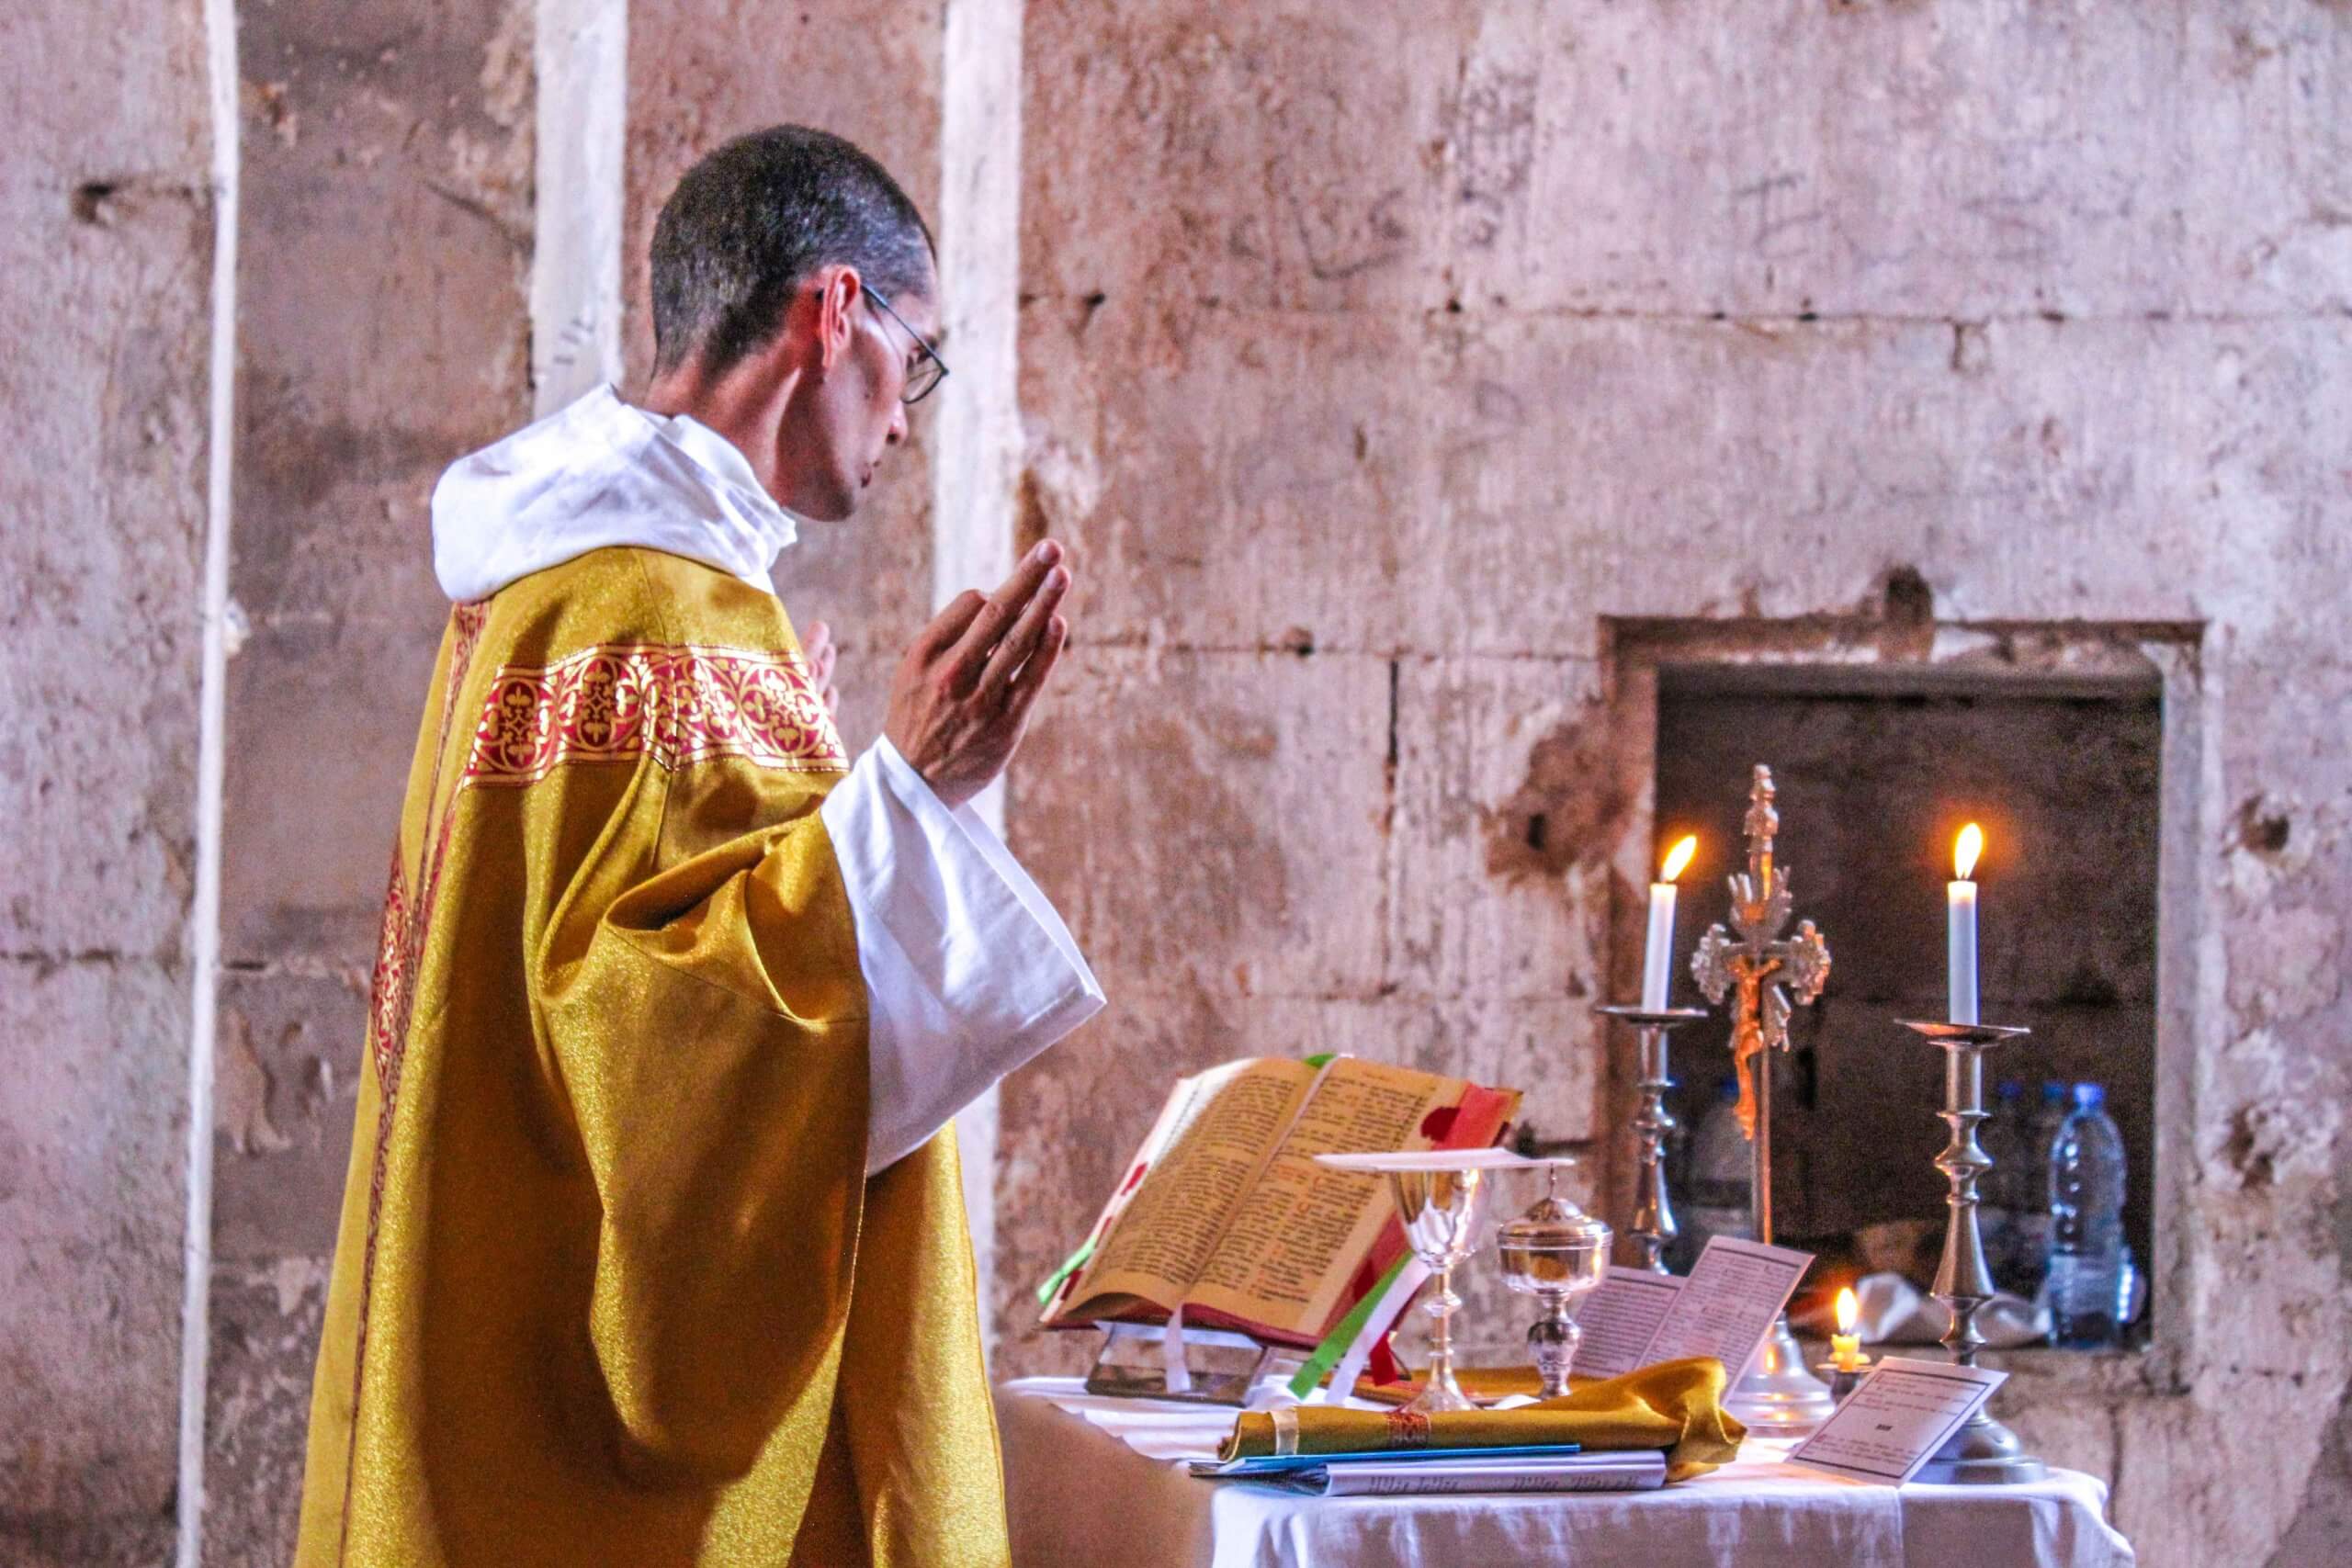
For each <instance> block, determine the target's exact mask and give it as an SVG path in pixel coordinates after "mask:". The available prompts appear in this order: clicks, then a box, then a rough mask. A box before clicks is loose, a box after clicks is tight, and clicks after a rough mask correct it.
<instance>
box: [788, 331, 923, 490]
mask: <svg viewBox="0 0 2352 1568" xmlns="http://www.w3.org/2000/svg"><path fill="white" fill-rule="evenodd" d="M936 292H937V290H936V289H935V288H931V287H926V288H923V289H922V291H920V292H916V291H912V290H909V291H906V292H903V293H901V294H899V295H898V296H897V297H894V298H888V299H886V298H883V297H879V296H877V295H876V294H875V293H874V292H873V291H872V290H870V289H865V288H862V287H861V288H860V289H859V290H858V292H857V293H856V295H855V296H854V299H853V300H852V302H851V304H850V308H849V309H848V310H846V311H844V312H843V314H844V315H845V317H846V324H847V327H848V332H847V343H846V344H845V345H844V346H843V347H842V349H841V351H840V352H838V353H837V354H836V355H833V356H832V363H831V364H830V365H829V366H827V367H825V372H824V374H823V376H822V377H821V378H820V379H819V380H818V382H817V384H816V386H815V389H814V391H815V397H814V398H813V400H812V406H811V407H810V408H809V411H808V412H809V415H810V416H812V417H811V418H810V420H809V429H808V434H809V435H810V436H811V437H813V441H812V446H814V448H815V449H814V450H813V451H811V452H810V453H809V457H810V458H811V459H813V460H812V461H810V462H809V463H808V464H807V465H806V466H805V468H803V470H802V486H801V488H802V489H803V490H804V491H806V493H804V494H803V495H801V496H799V497H797V498H796V499H795V500H793V501H791V502H786V504H787V505H789V506H790V507H791V509H792V510H793V511H795V512H797V513H800V514H801V515H802V516H804V517H809V518H812V519H815V520H817V521H820V522H837V521H839V520H840V519H842V518H845V517H847V516H849V515H850V514H851V513H854V512H855V511H856V510H857V507H858V504H859V502H862V501H863V500H865V495H866V492H867V491H869V490H870V489H871V488H872V486H873V484H874V479H875V476H876V473H877V472H878V471H879V470H880V468H881V467H882V463H883V459H884V457H885V456H886V455H887V454H888V452H889V450H890V448H892V447H894V446H899V445H901V444H902V443H903V442H905V440H906V438H907V405H906V403H905V401H904V398H905V397H906V394H907V390H908V388H909V385H910V381H912V380H914V379H915V378H919V376H920V374H921V372H922V367H923V364H924V361H925V359H926V358H927V357H928V354H929V345H930V344H932V343H933V341H935V340H936V339H937V337H938V335H939V307H938V306H937V304H935V303H934V302H933V295H934V294H935V293H936Z"/></svg>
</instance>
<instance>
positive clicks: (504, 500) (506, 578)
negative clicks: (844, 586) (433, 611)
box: [433, 387, 797, 604]
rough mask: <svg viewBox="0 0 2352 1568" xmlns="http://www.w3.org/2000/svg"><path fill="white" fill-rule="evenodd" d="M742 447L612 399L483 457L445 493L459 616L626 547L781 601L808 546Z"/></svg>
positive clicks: (449, 584) (448, 555) (605, 397)
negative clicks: (552, 570)
mask: <svg viewBox="0 0 2352 1568" xmlns="http://www.w3.org/2000/svg"><path fill="white" fill-rule="evenodd" d="M796 536H797V529H796V528H795V526H794V525H793V521H792V517H791V514H790V513H786V511H785V510H784V509H783V508H782V507H780V506H778V505H776V503H775V502H774V501H773V500H771V499H770V498H769V496H768V493H767V491H765V490H763V488H762V487H761V485H760V481H759V476H758V475H756V474H754V473H753V472H752V465H751V464H750V463H749V462H748V461H746V460H745V458H744V457H743V454H742V453H741V452H739V451H737V450H736V448H735V446H734V445H733V443H731V442H729V440H728V439H727V438H726V437H725V436H723V435H721V434H718V432H717V431H715V430H712V429H711V428H710V427H709V426H708V425H706V424H701V423H696V422H695V420H693V419H691V418H689V417H687V416H686V415H684V414H676V415H673V416H671V417H668V418H663V417H662V416H661V415H658V414H651V413H648V412H645V411H644V410H643V409H639V408H633V407H631V406H630V405H629V404H628V403H625V402H623V401H621V400H620V399H619V397H617V396H616V394H615V393H614V391H613V389H611V388H610V387H599V388H597V389H595V390H594V391H593V392H590V393H589V394H588V395H587V396H585V397H583V398H582V399H581V400H579V401H577V402H575V403H573V404H571V406H570V407H569V408H565V409H562V410H560V411H559V412H555V413H552V414H549V415H548V417H547V418H545V419H543V420H541V421H539V422H538V423H537V424H534V425H529V426H527V427H526V428H524V429H522V430H518V431H516V432H515V434H512V435H510V436H508V437H506V438H505V439H504V440H503V441H501V442H498V443H497V444H496V445H494V446H485V447H483V448H482V449H481V451H479V452H476V453H474V454H473V455H472V456H470V457H460V458H459V459H458V461H457V462H456V463H454V464H452V465H451V466H450V468H449V471H448V472H447V473H446V474H443V475H442V476H441V482H440V483H439V484H438V485H436V486H435V487H434V491H433V570H434V573H435V575H436V576H438V577H439V578H440V580H441V591H442V592H445V593H447V595H448V596H449V597H450V598H451V599H454V600H456V601H458V603H460V604H464V603H468V602H469V601H472V600H476V599H487V598H489V597H490V596H491V595H492V594H493V593H495V592H498V591H499V590H500V589H502V588H503V587H505V586H506V585H507V584H508V583H510V582H513V581H515V579H517V578H521V577H528V576H529V575H530V574H531V573H533V572H535V571H544V570H547V569H548V567H551V566H558V565H560V564H561V563H563V562H565V561H568V560H571V558H574V557H575V556H583V555H586V554H587V553H588V552H589V551H590V550H598V549H604V548H606V547H610V546H615V545H635V546H641V547H645V548H647V549H655V550H663V551H666V552H668V553H669V554H671V555H674V556H684V557H685V558H687V559H689V560H698V561H701V562H702V563H703V564H704V565H706V566H711V567H716V568H717V569H718V570H720V571H723V572H727V573H729V575H730V576H734V577H739V578H741V579H742V580H743V581H745V582H748V583H750V584H751V585H752V586H753V587H754V588H759V589H762V590H763V591H765V592H771V593H773V592H775V584H774V583H773V582H772V581H770V580H769V578H768V570H769V569H770V568H771V567H772V566H774V565H775V558H776V556H777V554H778V553H779V552H781V551H782V550H783V549H784V548H785V547H786V546H787V545H789V544H791V543H792V541H793V539H794V538H795V537H796Z"/></svg>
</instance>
